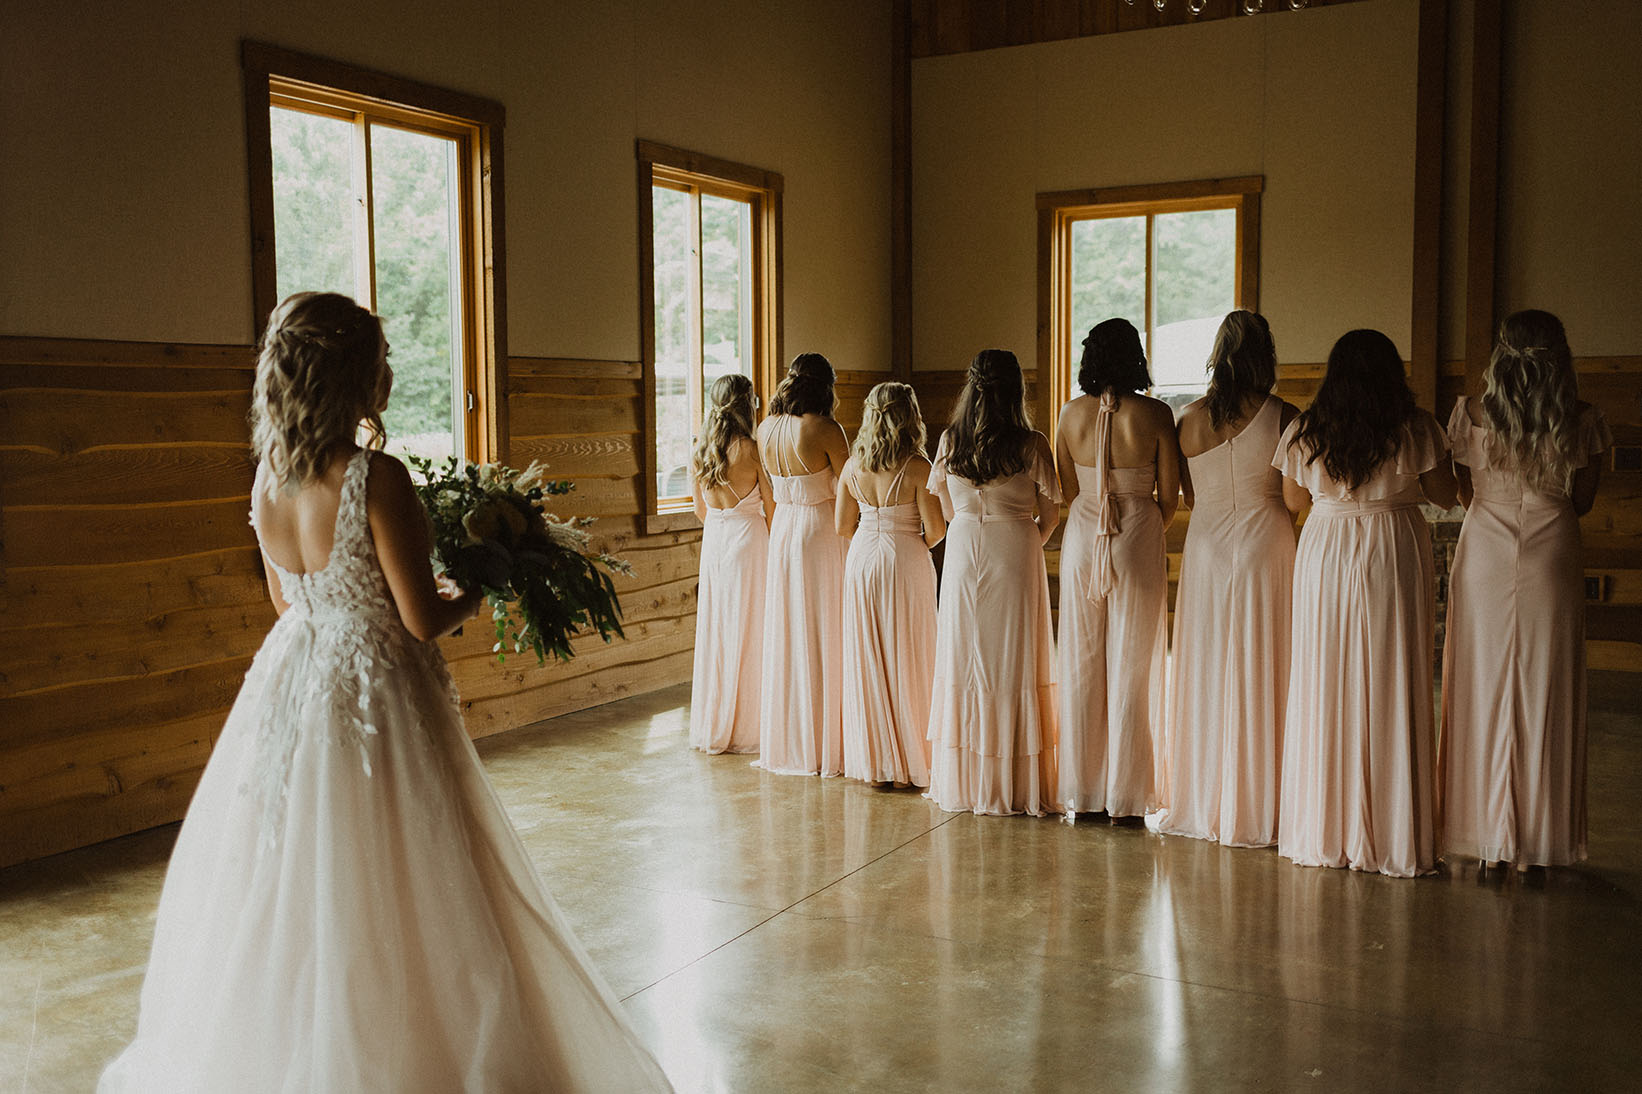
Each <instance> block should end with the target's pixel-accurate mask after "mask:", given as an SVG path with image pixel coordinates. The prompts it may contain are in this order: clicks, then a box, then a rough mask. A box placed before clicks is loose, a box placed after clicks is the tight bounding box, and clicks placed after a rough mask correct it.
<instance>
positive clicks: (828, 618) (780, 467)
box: [758, 353, 849, 775]
mask: <svg viewBox="0 0 1642 1094" xmlns="http://www.w3.org/2000/svg"><path fill="white" fill-rule="evenodd" d="M832 384H833V372H832V365H831V364H830V363H828V361H827V359H826V358H825V357H823V356H821V355H820V354H819V353H801V354H799V355H798V356H797V357H795V358H793V362H792V364H791V365H789V366H788V367H787V375H786V377H785V378H784V379H783V380H782V381H781V383H780V385H779V386H777V387H776V389H775V395H774V397H773V398H771V400H770V415H769V417H767V418H765V419H764V421H763V423H762V424H760V425H759V427H758V450H759V452H760V453H761V455H762V457H763V461H764V469H765V470H766V471H767V472H768V473H769V476H770V486H771V490H772V493H773V496H774V498H775V516H774V518H773V519H772V520H771V522H770V553H769V564H768V570H767V572H766V575H765V579H764V665H763V677H764V678H763V697H762V700H761V703H760V709H761V720H760V725H759V752H760V753H761V754H762V755H761V756H760V758H759V765H760V766H761V767H763V768H764V769H765V770H767V771H773V772H775V773H776V774H778V775H841V774H843V772H844V723H843V693H844V672H843V669H844V633H843V618H842V602H843V585H844V540H843V537H841V536H839V534H838V532H837V529H836V528H834V526H833V519H832V516H833V499H834V497H835V496H836V491H835V486H836V483H837V481H838V472H839V470H840V469H842V468H843V466H844V462H845V460H846V459H847V458H848V455H849V449H848V446H847V445H846V444H845V443H844V431H843V429H841V428H840V427H839V425H838V423H837V422H835V421H833V420H832V409H833V402H834V400H833V393H832Z"/></svg>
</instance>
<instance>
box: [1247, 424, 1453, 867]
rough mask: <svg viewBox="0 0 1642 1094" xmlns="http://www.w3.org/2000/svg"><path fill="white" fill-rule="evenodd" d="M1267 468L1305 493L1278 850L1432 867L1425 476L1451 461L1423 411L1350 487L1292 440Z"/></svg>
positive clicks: (1342, 860) (1432, 585)
mask: <svg viewBox="0 0 1642 1094" xmlns="http://www.w3.org/2000/svg"><path fill="white" fill-rule="evenodd" d="M1298 428H1299V420H1298V419H1297V420H1296V421H1295V422H1293V423H1291V424H1290V425H1289V428H1288V429H1287V430H1285V431H1284V432H1283V437H1282V440H1281V441H1279V442H1278V446H1277V455H1276V457H1275V458H1274V459H1273V461H1272V463H1273V465H1274V466H1275V467H1277V468H1278V469H1279V470H1280V471H1282V472H1283V474H1284V475H1285V476H1287V477H1288V478H1290V479H1293V480H1294V481H1295V482H1298V483H1300V484H1301V485H1303V486H1305V487H1306V488H1307V489H1308V490H1310V491H1311V497H1312V508H1311V512H1310V514H1309V515H1308V516H1307V517H1306V523H1305V527H1304V528H1303V529H1302V530H1301V532H1300V542H1299V547H1298V550H1297V552H1296V555H1295V560H1294V632H1293V639H1292V642H1291V646H1290V649H1291V650H1292V656H1291V661H1290V667H1289V687H1288V699H1287V710H1286V711H1285V717H1284V729H1283V776H1282V790H1281V795H1282V797H1281V803H1280V806H1279V814H1278V821H1277V849H1278V852H1279V853H1280V854H1282V855H1283V856H1285V857H1286V858H1290V859H1293V860H1294V861H1295V862H1296V863H1298V864H1300V865H1302V866H1349V867H1351V868H1352V869H1354V870H1367V871H1371V872H1372V871H1378V872H1379V873H1382V874H1390V875H1393V876H1395V877H1413V876H1414V875H1416V874H1426V873H1430V872H1431V871H1432V870H1434V869H1435V868H1436V858H1437V856H1436V824H1435V820H1436V818H1435V811H1436V796H1435V782H1434V777H1433V776H1434V770H1433V769H1434V766H1435V761H1436V741H1435V740H1434V739H1433V737H1434V733H1433V724H1432V723H1433V721H1434V717H1433V708H1434V706H1435V703H1434V695H1433V691H1432V679H1431V677H1432V660H1433V638H1434V632H1435V630H1436V571H1435V569H1434V568H1433V565H1432V556H1431V530H1430V528H1429V527H1428V526H1427V525H1426V523H1425V517H1424V516H1423V515H1422V514H1421V513H1420V508H1419V506H1420V502H1421V500H1422V497H1423V495H1422V494H1421V491H1420V481H1419V477H1420V475H1421V474H1422V473H1423V472H1426V471H1429V470H1431V469H1432V468H1434V467H1436V466H1437V461H1439V460H1443V459H1447V449H1448V446H1447V444H1446V442H1445V441H1444V439H1443V433H1442V428H1441V427H1440V426H1439V425H1437V421H1436V419H1435V418H1433V417H1431V415H1430V414H1428V413H1426V412H1425V411H1423V410H1421V411H1416V412H1415V414H1414V417H1413V418H1411V419H1410V420H1409V421H1408V422H1407V423H1406V424H1405V425H1404V426H1403V431H1402V436H1401V439H1400V441H1399V444H1398V447H1397V451H1396V452H1395V453H1394V454H1393V455H1392V456H1390V457H1388V458H1387V459H1386V460H1385V461H1384V462H1383V463H1381V464H1380V466H1379V467H1377V468H1375V470H1374V473H1373V474H1372V475H1371V476H1370V478H1369V479H1368V481H1367V482H1365V483H1363V484H1362V485H1361V486H1359V487H1357V488H1356V489H1355V490H1353V489H1351V488H1349V487H1347V486H1345V485H1344V484H1343V483H1338V482H1335V481H1334V480H1333V479H1331V478H1329V476H1328V473H1327V472H1326V471H1324V470H1323V461H1322V460H1320V459H1319V460H1316V461H1314V462H1311V463H1307V462H1306V457H1307V455H1308V454H1309V453H1306V452H1302V451H1300V450H1299V448H1298V447H1297V446H1294V445H1292V444H1291V443H1290V442H1291V441H1292V439H1293V437H1294V434H1295V432H1296V431H1297V430H1298Z"/></svg>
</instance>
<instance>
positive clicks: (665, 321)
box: [651, 186, 696, 498]
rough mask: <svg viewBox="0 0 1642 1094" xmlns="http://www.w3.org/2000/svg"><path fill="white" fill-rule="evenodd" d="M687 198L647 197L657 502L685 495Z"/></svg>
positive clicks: (672, 193) (689, 420) (690, 323)
mask: <svg viewBox="0 0 1642 1094" xmlns="http://www.w3.org/2000/svg"><path fill="white" fill-rule="evenodd" d="M690 203H691V195H690V194H689V193H688V192H686V191H683V190H674V189H671V188H669V187H665V186H657V187H654V188H653V190H652V193H651V230H652V232H653V235H652V247H651V251H652V256H653V262H654V284H655V317H656V319H655V330H656V401H655V408H656V463H655V469H656V471H655V473H656V496H657V497H659V498H670V497H679V496H682V495H683V494H685V493H687V492H688V491H689V466H690V435H691V433H692V431H693V428H694V425H695V413H694V411H693V410H692V408H691V405H690V372H691V370H692V368H693V362H694V353H693V351H692V349H691V343H692V342H693V341H694V339H693V337H692V331H693V328H694V324H695V317H694V316H693V315H692V311H693V307H694V304H693V301H694V297H695V293H694V284H695V280H696V277H695V272H694V266H695V247H694V244H693V241H692V239H691V224H690V221H691V210H690Z"/></svg>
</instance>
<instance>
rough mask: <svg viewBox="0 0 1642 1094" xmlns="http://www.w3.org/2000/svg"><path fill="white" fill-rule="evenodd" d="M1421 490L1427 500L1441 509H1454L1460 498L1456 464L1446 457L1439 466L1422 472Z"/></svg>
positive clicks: (1439, 461)
mask: <svg viewBox="0 0 1642 1094" xmlns="http://www.w3.org/2000/svg"><path fill="white" fill-rule="evenodd" d="M1420 490H1421V491H1423V492H1424V494H1425V500H1426V501H1428V502H1430V503H1431V504H1432V505H1435V506H1436V507H1437V508H1439V509H1452V508H1453V507H1454V501H1455V499H1457V498H1458V497H1459V483H1457V482H1456V481H1455V480H1454V462H1453V461H1452V460H1450V459H1449V458H1448V457H1447V456H1446V455H1445V456H1444V457H1443V458H1442V459H1440V460H1438V461H1437V466H1435V467H1433V468H1432V469H1431V470H1429V471H1422V472H1420Z"/></svg>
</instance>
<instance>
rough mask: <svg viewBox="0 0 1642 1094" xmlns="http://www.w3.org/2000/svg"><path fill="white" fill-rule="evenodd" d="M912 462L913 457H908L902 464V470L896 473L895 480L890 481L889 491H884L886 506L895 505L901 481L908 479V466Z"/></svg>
mask: <svg viewBox="0 0 1642 1094" xmlns="http://www.w3.org/2000/svg"><path fill="white" fill-rule="evenodd" d="M911 462H912V457H910V456H909V457H907V458H906V459H905V460H903V461H902V463H901V469H900V470H899V471H897V472H895V477H894V478H893V479H891V480H889V489H888V490H886V491H884V504H885V505H894V504H895V495H896V494H898V493H900V490H901V480H902V479H904V478H906V474H907V464H909V463H911Z"/></svg>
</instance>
